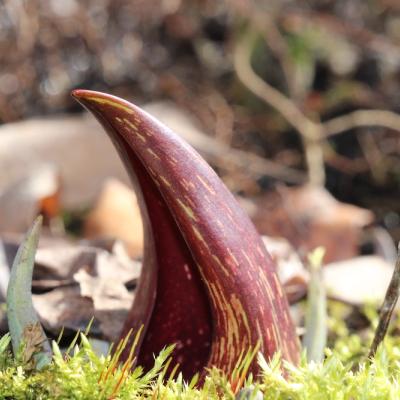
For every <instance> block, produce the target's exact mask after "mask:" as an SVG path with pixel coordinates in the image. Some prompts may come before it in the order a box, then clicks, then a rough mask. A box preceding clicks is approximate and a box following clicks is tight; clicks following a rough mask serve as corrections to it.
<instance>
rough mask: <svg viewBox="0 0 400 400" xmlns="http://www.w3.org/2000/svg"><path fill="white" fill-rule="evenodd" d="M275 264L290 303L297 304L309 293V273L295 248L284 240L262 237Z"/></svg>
mask: <svg viewBox="0 0 400 400" xmlns="http://www.w3.org/2000/svg"><path fill="white" fill-rule="evenodd" d="M262 239H263V242H264V244H265V247H266V248H267V250H268V252H269V254H270V255H271V257H272V259H273V260H274V262H275V265H276V267H277V271H278V275H279V279H280V281H281V282H282V285H283V288H284V290H285V293H286V296H287V297H288V300H289V303H295V302H296V301H297V300H299V299H301V298H302V297H304V295H305V294H306V293H307V284H308V278H309V276H308V272H307V270H306V268H305V267H304V265H303V263H302V261H301V259H300V257H299V255H298V254H297V253H296V251H295V249H294V248H293V246H292V245H291V244H290V243H289V242H288V241H287V240H286V239H284V238H272V237H269V236H263V237H262Z"/></svg>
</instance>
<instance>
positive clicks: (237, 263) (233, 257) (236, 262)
mask: <svg viewBox="0 0 400 400" xmlns="http://www.w3.org/2000/svg"><path fill="white" fill-rule="evenodd" d="M228 253H229V255H230V256H231V258H232V260H233V261H234V262H235V264H236V265H237V266H239V261H238V259H237V258H236V257H235V255H234V254H233V253H232V250H231V249H230V248H229V247H228Z"/></svg>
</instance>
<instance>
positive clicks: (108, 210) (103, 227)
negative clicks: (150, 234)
mask: <svg viewBox="0 0 400 400" xmlns="http://www.w3.org/2000/svg"><path fill="white" fill-rule="evenodd" d="M84 235H85V237H86V238H90V239H94V238H100V237H113V238H117V239H120V240H122V241H123V242H124V243H125V244H126V246H127V249H128V252H129V254H130V256H132V257H134V258H135V257H139V256H141V255H142V251H143V225H142V218H141V215H140V210H139V205H138V202H137V198H136V195H135V192H134V191H133V190H132V189H130V188H129V187H128V186H126V185H124V184H123V183H121V182H120V181H118V180H116V179H109V180H107V181H106V182H105V183H104V185H103V189H102V191H101V193H100V195H99V198H98V200H97V203H96V205H95V207H94V208H93V210H92V211H91V212H90V213H89V215H88V216H87V218H86V221H85V225H84Z"/></svg>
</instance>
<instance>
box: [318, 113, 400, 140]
mask: <svg viewBox="0 0 400 400" xmlns="http://www.w3.org/2000/svg"><path fill="white" fill-rule="evenodd" d="M367 126H381V127H383V128H387V129H393V130H395V131H400V115H399V114H396V113H394V112H392V111H385V110H357V111H353V112H350V113H348V114H346V115H342V116H340V117H336V118H332V119H330V120H329V121H326V122H324V134H325V136H327V137H328V136H333V135H337V134H338V133H342V132H344V131H348V130H350V129H354V128H362V127H367Z"/></svg>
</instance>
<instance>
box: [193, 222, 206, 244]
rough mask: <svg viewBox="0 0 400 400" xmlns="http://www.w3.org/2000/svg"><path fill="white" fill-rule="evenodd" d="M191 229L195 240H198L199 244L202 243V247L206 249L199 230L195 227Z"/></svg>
mask: <svg viewBox="0 0 400 400" xmlns="http://www.w3.org/2000/svg"><path fill="white" fill-rule="evenodd" d="M192 229H193V233H194V234H195V236H196V237H197V239H199V240H200V242H201V243H203V245H204V246H205V247H207V249H208V244H207V242H206V241H205V240H204V238H203V235H202V234H201V233H200V232H199V230H198V229H197V228H196V227H195V226H192Z"/></svg>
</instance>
